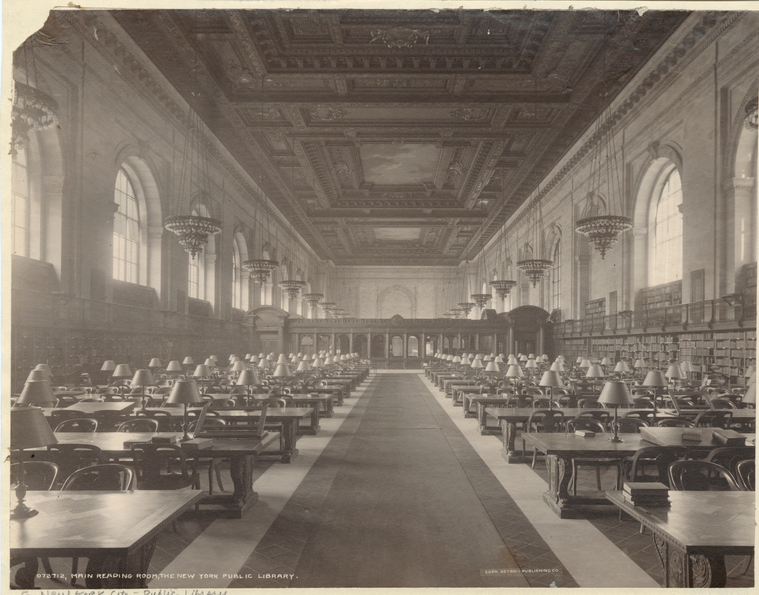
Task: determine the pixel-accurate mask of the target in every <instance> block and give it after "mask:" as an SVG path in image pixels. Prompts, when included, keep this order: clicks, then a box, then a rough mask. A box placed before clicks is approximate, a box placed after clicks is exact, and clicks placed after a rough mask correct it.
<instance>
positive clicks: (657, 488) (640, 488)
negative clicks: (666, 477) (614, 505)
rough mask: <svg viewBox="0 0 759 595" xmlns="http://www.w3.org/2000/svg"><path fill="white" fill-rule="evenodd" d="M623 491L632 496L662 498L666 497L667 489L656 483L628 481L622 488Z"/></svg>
mask: <svg viewBox="0 0 759 595" xmlns="http://www.w3.org/2000/svg"><path fill="white" fill-rule="evenodd" d="M622 489H623V491H624V492H625V493H626V494H630V495H632V496H638V495H641V496H651V495H653V496H659V497H661V496H663V497H665V498H666V497H667V495H668V494H669V488H668V487H667V486H665V485H664V484H663V483H660V482H658V481H628V482H625V485H624V486H623V488H622Z"/></svg>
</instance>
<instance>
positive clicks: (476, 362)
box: [469, 357, 485, 374]
mask: <svg viewBox="0 0 759 595" xmlns="http://www.w3.org/2000/svg"><path fill="white" fill-rule="evenodd" d="M469 367H470V368H473V369H474V373H475V374H478V373H479V372H480V371H481V370H482V369H483V368H484V367H485V365H484V364H483V363H482V360H481V359H478V358H476V357H475V358H474V359H473V360H472V363H471V364H470V366H469Z"/></svg>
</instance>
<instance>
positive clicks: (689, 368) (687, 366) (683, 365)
mask: <svg viewBox="0 0 759 595" xmlns="http://www.w3.org/2000/svg"><path fill="white" fill-rule="evenodd" d="M680 369H681V370H682V371H683V372H684V373H685V374H690V373H691V372H695V370H694V369H693V364H692V363H690V362H689V361H688V360H685V361H684V362H680Z"/></svg>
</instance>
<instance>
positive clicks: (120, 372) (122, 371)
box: [111, 364, 132, 378]
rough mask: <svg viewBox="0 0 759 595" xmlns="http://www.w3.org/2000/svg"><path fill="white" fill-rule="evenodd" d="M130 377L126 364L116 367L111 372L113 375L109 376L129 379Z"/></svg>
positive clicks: (130, 373)
mask: <svg viewBox="0 0 759 595" xmlns="http://www.w3.org/2000/svg"><path fill="white" fill-rule="evenodd" d="M131 377H132V370H130V369H129V366H127V365H126V364H119V365H117V366H116V369H115V370H114V371H113V374H111V378H131Z"/></svg>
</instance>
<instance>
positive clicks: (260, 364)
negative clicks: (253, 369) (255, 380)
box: [232, 357, 269, 371]
mask: <svg viewBox="0 0 759 595" xmlns="http://www.w3.org/2000/svg"><path fill="white" fill-rule="evenodd" d="M235 363H236V364H237V363H240V362H235ZM244 365H245V364H243V366H244ZM268 365H269V360H267V359H266V358H265V357H262V358H261V359H259V360H258V367H259V368H260V369H262V370H265V369H266V367H267V366H268ZM232 371H234V366H232Z"/></svg>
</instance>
